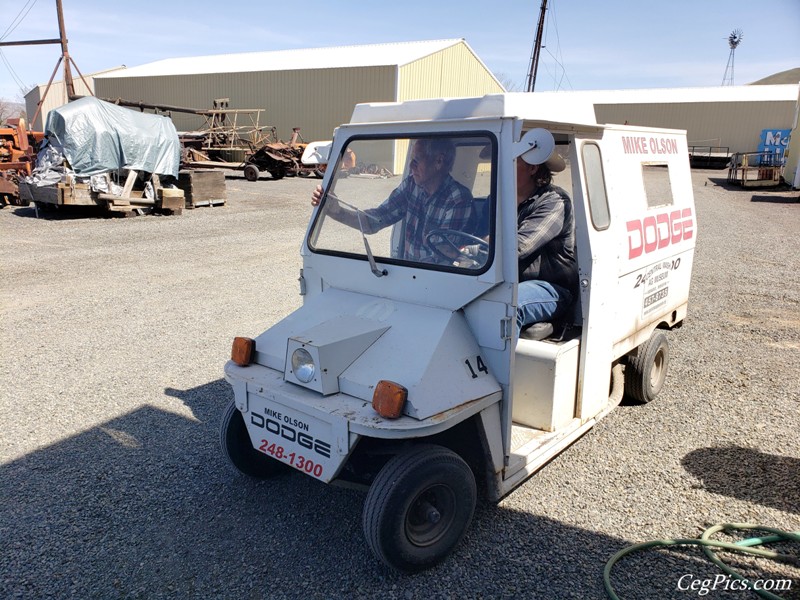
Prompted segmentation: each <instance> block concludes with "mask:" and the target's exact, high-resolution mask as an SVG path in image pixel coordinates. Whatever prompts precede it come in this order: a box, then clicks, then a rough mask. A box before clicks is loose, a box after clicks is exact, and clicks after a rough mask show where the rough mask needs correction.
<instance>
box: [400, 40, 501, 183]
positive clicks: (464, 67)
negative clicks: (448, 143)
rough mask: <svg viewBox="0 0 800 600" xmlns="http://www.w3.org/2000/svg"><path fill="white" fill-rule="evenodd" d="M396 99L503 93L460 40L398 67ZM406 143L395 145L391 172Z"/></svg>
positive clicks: (402, 161)
mask: <svg viewBox="0 0 800 600" xmlns="http://www.w3.org/2000/svg"><path fill="white" fill-rule="evenodd" d="M399 79H400V81H399V86H398V87H399V93H398V98H397V99H398V100H399V101H404V100H420V99H423V98H460V97H473V96H483V95H484V94H497V93H501V92H503V91H504V90H503V86H501V85H500V83H498V81H497V80H496V79H495V78H494V76H493V75H492V74H491V72H490V71H489V70H488V69H487V68H486V67H485V66H484V65H483V63H482V62H481V61H480V60H479V59H478V57H477V56H475V55H474V54H473V53H472V52H471V51H470V49H469V47H468V46H467V45H466V44H464V43H463V42H462V43H459V44H456V45H454V46H450V47H449V48H445V49H444V50H442V51H440V52H436V53H435V54H431V55H430V56H426V57H424V58H421V59H419V60H416V61H414V62H412V63H409V64H407V65H403V66H402V67H400V74H399ZM407 155H408V145H405V146H403V145H398V148H397V155H396V156H395V161H394V168H393V169H392V170H393V171H394V172H395V173H400V172H402V170H403V167H404V166H405V163H406V159H407Z"/></svg>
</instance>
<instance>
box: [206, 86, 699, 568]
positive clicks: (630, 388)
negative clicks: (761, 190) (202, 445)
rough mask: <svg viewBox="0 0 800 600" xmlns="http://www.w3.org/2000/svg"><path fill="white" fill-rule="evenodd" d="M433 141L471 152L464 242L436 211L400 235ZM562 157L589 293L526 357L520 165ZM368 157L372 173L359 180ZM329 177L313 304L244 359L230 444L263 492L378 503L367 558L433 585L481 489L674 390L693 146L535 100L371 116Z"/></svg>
mask: <svg viewBox="0 0 800 600" xmlns="http://www.w3.org/2000/svg"><path fill="white" fill-rule="evenodd" d="M420 140H447V143H449V144H451V145H452V147H453V149H454V157H453V161H452V165H451V166H450V168H449V176H450V177H451V178H452V180H454V182H455V183H451V185H453V186H456V187H458V189H459V190H461V191H460V193H461V194H462V201H461V202H460V204H459V205H458V206H459V208H458V210H462V211H463V209H464V202H465V201H463V197H466V198H468V200H466V205H467V209H466V211H465V212H464V214H459V215H458V216H459V217H460V220H459V221H458V222H459V223H460V225H459V228H458V229H450V228H446V227H440V226H437V225H436V224H437V223H441V222H442V221H441V220H440V221H437V219H441V218H445V217H447V218H449V217H453V215H451V214H447V215H445V217H443V216H442V215H441V214H440V215H436V214H435V213H434V212H433V211H432V210H431V209H430V206H429V204H425V203H424V202H422V203H420V204H419V205H418V206H415V211H416V212H414V211H411V213H408V212H407V213H403V214H402V215H401V216H400V217H399V218H398V217H397V215H398V214H400V213H401V212H402V211H394V212H392V211H390V210H388V209H386V207H385V205H384V201H385V200H387V198H391V197H392V194H393V193H394V191H395V190H396V189H398V188H401V187H402V186H403V185H406V183H405V182H406V180H407V179H408V177H409V176H410V175H409V172H410V166H409V163H410V162H411V157H412V154H413V152H412V149H413V148H414V145H415V144H416V143H417V142H418V141H420ZM315 149H316V151H317V152H318V153H319V146H318V145H317V146H315ZM551 152H558V153H559V154H560V155H561V156H562V157H563V158H564V159H565V161H566V164H567V168H566V169H565V170H564V171H563V172H561V173H558V174H557V175H556V177H555V179H554V183H555V184H556V185H558V186H560V187H562V188H563V189H564V190H566V191H567V192H568V194H569V196H570V197H571V199H572V202H573V206H574V213H575V229H576V232H575V234H576V235H575V240H576V255H577V260H578V268H579V290H580V293H579V297H578V298H577V300H576V301H575V303H574V306H573V309H572V310H571V311H570V313H569V315H568V316H567V317H565V318H563V319H561V321H560V322H558V323H554V324H553V325H554V327H553V333H552V334H551V335H550V336H549V337H546V338H545V339H525V337H526V335H525V333H523V334H522V336H520V334H519V332H518V331H517V327H516V306H517V285H518V267H517V235H516V233H517V198H516V189H517V186H516V170H515V161H516V160H517V159H518V158H519V157H523V158H524V156H525V155H527V156H528V157H530V153H540V154H543V155H544V154H547V155H549V153H551ZM353 154H354V155H355V156H356V157H357V160H358V163H359V167H358V168H354V169H343V168H340V167H339V165H338V163H340V162H341V161H342V160H343V157H345V156H347V157H350V156H352V155H353ZM545 158H546V156H545ZM519 159H520V160H521V159H522V158H519ZM542 160H544V159H542ZM327 162H328V163H329V168H328V169H327V170H326V175H325V179H324V182H323V195H322V198H321V201H320V203H319V206H318V207H317V208H316V209H315V211H314V213H313V215H312V218H311V221H310V223H309V228H308V232H307V235H306V237H305V239H304V240H303V244H302V249H301V254H302V257H303V268H302V271H301V276H300V293H301V294H302V295H303V305H302V306H301V307H300V308H299V309H298V310H296V311H295V312H293V313H292V314H290V315H288V316H287V317H285V318H284V319H283V320H281V321H279V322H278V323H276V324H274V325H273V326H272V327H270V328H269V329H268V330H267V331H265V332H263V333H262V334H261V335H259V336H258V337H256V338H254V339H248V338H237V339H236V340H235V342H234V347H233V351H232V360H231V361H229V362H228V363H227V364H226V365H225V378H226V380H227V381H228V382H229V383H230V384H231V385H232V387H233V391H234V396H235V400H234V402H233V403H232V404H231V405H230V406H229V407H228V408H227V410H226V411H225V413H224V416H223V420H222V426H221V431H220V434H221V445H222V448H223V451H224V452H225V454H226V456H227V457H228V458H229V459H230V461H231V462H232V463H233V465H234V466H235V467H237V468H238V469H239V470H240V471H242V472H244V473H246V474H248V475H252V476H256V477H267V476H271V475H273V474H275V473H277V472H279V471H280V470H282V469H285V468H287V467H293V468H294V469H297V470H299V471H302V472H304V473H306V474H307V475H309V476H312V477H315V478H316V479H319V480H321V481H323V482H325V483H339V484H344V485H355V486H359V487H361V488H364V489H367V490H368V491H367V496H366V500H365V505H364V512H363V525H364V534H365V537H366V539H367V542H368V545H369V547H370V549H371V550H372V551H373V553H374V554H375V556H376V557H377V558H378V559H380V560H381V561H382V562H384V563H385V564H387V565H389V566H390V567H392V568H395V569H397V570H400V571H405V572H412V571H417V570H420V569H424V568H428V567H430V566H432V565H434V564H436V563H437V562H439V561H441V560H443V559H444V558H445V557H446V556H447V555H448V554H449V553H450V551H451V550H452V549H453V548H454V547H455V546H456V545H457V544H458V542H459V541H460V540H461V538H462V536H463V534H464V533H465V531H466V529H467V528H468V526H469V523H470V521H471V518H472V514H473V511H474V507H475V502H476V490H477V487H478V486H483V487H485V489H486V493H487V495H488V497H489V498H490V499H491V500H494V501H496V500H499V499H500V498H502V497H503V496H504V495H506V494H508V493H509V492H510V491H512V490H513V489H514V488H515V487H516V486H518V485H519V484H520V483H522V482H523V481H524V480H525V479H526V478H527V477H528V476H530V475H531V474H533V473H534V472H535V471H536V470H537V469H539V468H541V467H542V466H544V465H545V464H546V463H547V462H548V461H549V460H550V459H552V458H553V457H554V456H556V455H557V454H558V453H559V452H561V451H562V450H564V449H565V448H567V447H568V446H569V445H570V444H572V443H573V442H574V441H575V440H577V439H578V438H579V437H580V436H581V435H583V434H584V433H585V432H586V431H588V430H589V429H590V428H591V427H592V426H593V425H594V424H595V423H596V422H597V421H598V420H599V419H600V418H602V417H603V416H604V415H605V414H607V412H608V411H610V410H611V409H613V408H614V407H615V406H616V404H617V403H618V402H619V400H620V399H621V397H622V393H623V388H624V391H625V393H627V394H628V395H629V396H631V397H632V398H633V399H635V400H637V401H640V402H649V401H650V400H651V399H653V398H654V397H655V396H656V395H657V394H658V392H659V391H660V389H661V387H662V386H663V384H664V380H665V377H666V372H667V365H668V359H669V348H668V344H667V339H666V335H665V332H666V331H669V330H670V329H673V328H675V327H677V326H679V325H681V324H682V322H683V320H684V318H685V317H686V312H687V302H688V293H689V284H690V279H691V270H692V259H693V253H694V245H695V239H696V229H697V228H696V221H695V214H694V201H693V196H692V189H691V179H690V172H689V161H688V152H687V146H686V137H685V132H683V131H675V130H656V129H651V128H638V127H629V126H622V125H600V124H597V123H596V122H595V119H594V111H593V107H592V105H591V104H580V105H564V104H551V103H547V102H545V101H543V100H541V99H540V98H539V97H538V96H537V95H535V94H500V95H489V96H484V97H481V98H459V99H435V100H418V101H409V102H401V103H381V104H362V105H358V106H356V108H355V110H354V112H353V116H352V119H351V122H350V123H348V124H345V125H342V126H341V127H339V128H338V129H337V130H336V132H335V135H334V139H333V142H332V143H331V145H330V152H329V155H328V161H327ZM331 165H336V168H330V166H331ZM464 190H466V192H464ZM447 210H451V212H453V213H454V212H455V210H456V209H453V208H452V207H450V208H449V209H448V208H447V207H446V208H445V212H446V211H447ZM412 213H413V214H412ZM387 215H389V216H387ZM409 215H410V216H409ZM420 215H421V216H420ZM453 218H455V217H453ZM451 222H455V221H451ZM412 236H417V238H416V239H420V238H421V239H424V244H423V245H422V246H419V245H417V246H415V247H412V246H411V245H410V243H409V240H410V239H412Z"/></svg>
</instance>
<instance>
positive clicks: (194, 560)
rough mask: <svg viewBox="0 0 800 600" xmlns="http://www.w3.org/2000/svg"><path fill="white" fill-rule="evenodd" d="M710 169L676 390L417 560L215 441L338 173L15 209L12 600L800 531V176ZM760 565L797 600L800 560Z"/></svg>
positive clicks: (575, 560) (383, 593) (294, 588)
mask: <svg viewBox="0 0 800 600" xmlns="http://www.w3.org/2000/svg"><path fill="white" fill-rule="evenodd" d="M693 178H694V186H695V196H696V202H697V216H698V221H699V236H698V247H697V253H696V261H695V271H694V282H693V289H692V297H691V303H690V309H689V318H688V319H687V322H686V326H685V327H683V328H682V329H680V330H677V331H675V332H673V333H671V334H670V343H671V350H672V364H671V369H670V376H669V378H668V380H667V387H666V389H665V390H664V391H663V392H662V394H661V396H660V397H659V399H658V401H657V402H654V403H651V404H650V405H647V406H632V405H631V406H628V405H623V406H621V407H619V408H618V409H617V410H616V411H614V412H613V413H612V414H611V415H610V416H609V417H607V418H606V419H605V420H604V421H602V422H601V423H600V424H599V425H598V426H597V427H595V428H594V429H593V430H592V431H590V432H589V433H588V434H587V435H586V436H585V437H583V438H582V439H581V440H579V441H578V442H577V443H576V444H575V445H574V446H572V447H571V448H570V449H569V450H567V451H566V452H565V453H563V454H562V455H560V456H559V457H558V458H557V459H556V460H554V461H553V462H552V463H551V464H550V465H549V466H547V467H546V468H545V469H544V470H542V471H541V472H540V473H539V474H537V475H535V476H534V477H533V478H531V479H530V480H528V481H527V482H526V483H525V484H524V485H523V486H521V487H520V488H519V489H518V490H517V491H515V492H514V493H513V494H511V495H510V496H508V497H507V498H505V499H504V500H503V501H502V502H501V503H500V504H499V505H487V504H484V505H481V506H480V507H479V510H478V512H477V514H476V518H475V521H474V523H473V527H472V529H471V530H470V532H469V533H468V535H467V537H466V538H465V541H464V543H463V544H462V545H461V546H460V547H459V548H458V549H457V551H456V552H455V554H454V555H453V557H452V558H451V559H449V560H448V561H446V562H445V563H444V564H442V565H440V566H439V567H437V568H435V569H433V570H431V571H429V572H426V573H422V574H419V575H415V576H399V575H395V574H393V573H390V572H389V571H387V570H385V569H384V568H382V567H380V566H379V565H378V564H377V562H376V561H375V560H373V558H372V556H371V555H370V553H369V550H368V549H367V547H366V545H365V543H364V542H363V539H362V533H361V504H362V500H363V495H362V494H361V493H359V492H355V491H349V490H342V489H338V488H333V487H328V486H325V485H322V484H320V483H318V482H316V481H314V480H312V479H310V478H308V477H304V476H302V475H300V474H288V475H284V476H281V477H279V478H277V479H274V480H272V481H269V482H254V481H251V480H249V479H247V478H246V477H244V476H240V475H238V474H237V473H236V472H235V471H234V470H233V469H232V468H231V467H229V466H228V465H227V464H226V462H224V459H223V457H222V455H221V453H220V451H219V449H218V447H217V424H218V419H219V415H220V413H221V411H222V408H223V407H224V406H225V404H226V403H227V402H229V400H230V399H231V398H232V393H231V391H230V389H229V387H228V385H227V384H226V383H225V382H224V381H223V380H222V366H223V364H224V362H225V361H226V360H227V357H228V355H229V351H230V341H231V338H232V337H233V336H234V335H252V336H254V335H256V334H258V333H260V332H261V331H262V330H264V329H265V328H267V327H268V326H269V325H270V324H272V323H274V322H275V321H276V320H278V319H279V318H280V317H282V316H284V315H285V314H288V313H289V312H291V311H292V310H293V309H294V308H295V307H297V306H298V305H299V303H300V297H299V295H298V283H297V276H298V270H299V268H300V257H299V252H298V250H299V246H300V242H301V238H302V236H303V233H304V231H305V227H306V224H307V220H308V216H309V214H310V209H311V207H310V204H309V201H308V198H309V195H310V192H311V188H312V187H313V186H314V185H315V183H316V181H314V180H302V179H284V180H280V181H272V180H270V179H267V178H264V179H262V180H260V181H258V182H255V183H249V182H247V181H245V180H244V179H242V178H240V177H237V176H232V177H229V178H228V180H227V187H228V204H227V206H224V207H215V208H201V209H197V210H193V211H185V212H184V214H183V215H181V216H169V217H165V216H145V217H138V218H133V219H104V218H96V217H86V216H81V217H79V218H75V217H69V216H63V215H55V216H48V217H47V218H40V219H36V218H34V211H33V209H32V208H20V207H7V208H5V209H3V210H2V211H0V248H2V253H3V263H2V287H0V294H1V295H0V298H1V299H2V303H0V311H2V319H1V320H0V335H1V336H2V337H1V339H2V351H3V357H2V360H3V376H2V378H0V402H2V405H1V406H0V425H1V427H2V437H1V438H0V459H2V462H1V463H0V465H1V466H0V499H1V503H0V597H1V598H50V597H55V598H65V597H74V598H117V597H124V598H186V597H201V598H233V599H241V598H301V597H302V598H320V599H323V598H340V597H343V598H373V597H381V598H385V599H391V598H401V599H405V598H420V599H427V598H453V599H462V598H603V597H605V594H604V592H603V584H602V571H603V567H604V565H605V562H606V561H607V559H608V558H609V557H610V556H611V555H612V554H614V553H615V552H616V551H618V550H619V549H621V548H623V547H624V546H626V545H628V544H630V543H633V542H641V541H645V540H649V539H654V538H662V537H676V538H678V537H696V536H698V535H699V533H700V530H701V529H702V528H704V526H706V525H709V524H712V523H721V522H751V523H758V524H761V525H765V526H771V527H778V528H781V529H786V530H800V443H798V430H799V428H800V416H798V412H799V411H800V406H798V404H799V403H798V400H800V384H798V379H800V310H799V309H800V278H798V270H800V251H798V244H797V235H798V234H800V202H798V197H797V192H794V193H789V192H785V191H784V192H779V191H759V190H741V189H738V188H728V187H726V186H725V184H724V172H722V171H695V172H694V173H693ZM792 550H793V552H794V553H795V554H796V555H797V554H798V553H800V545H794V548H793V549H792ZM729 562H732V563H733V562H735V561H733V560H730V561H729ZM739 562H740V563H743V562H747V564H746V565H745V566H746V567H748V568H749V567H750V566H752V561H749V562H748V561H739ZM756 566H757V568H758V569H759V570H758V571H757V573H760V577H766V578H773V579H775V578H790V579H791V580H792V581H793V586H792V590H791V591H790V592H784V593H782V595H783V596H785V597H787V598H800V569H798V568H796V567H791V566H787V565H781V564H779V563H759V564H758V565H756ZM614 573H615V577H614V581H615V584H616V585H617V588H618V590H619V592H620V594H621V595H622V596H623V597H625V598H687V597H689V598H691V597H695V596H697V595H698V592H697V591H694V592H692V591H680V590H677V589H676V587H677V584H678V581H679V578H680V577H681V576H682V575H686V574H690V575H691V576H692V578H697V579H705V578H710V577H714V576H715V575H716V574H717V573H718V571H717V570H716V568H715V567H714V566H713V565H712V564H711V563H709V562H707V560H706V559H705V558H704V557H703V556H702V554H701V553H700V552H699V551H697V550H695V549H688V550H679V551H672V552H650V553H648V554H647V555H643V556H639V557H632V558H631V559H629V560H628V559H626V560H624V561H623V562H621V563H620V564H619V565H618V566H617V567H616V568H615V571H614ZM751 597H754V596H753V595H752V594H750V593H747V592H732V591H727V592H726V591H723V590H719V589H718V590H716V591H713V592H711V593H709V595H708V596H706V598H714V599H717V598H751Z"/></svg>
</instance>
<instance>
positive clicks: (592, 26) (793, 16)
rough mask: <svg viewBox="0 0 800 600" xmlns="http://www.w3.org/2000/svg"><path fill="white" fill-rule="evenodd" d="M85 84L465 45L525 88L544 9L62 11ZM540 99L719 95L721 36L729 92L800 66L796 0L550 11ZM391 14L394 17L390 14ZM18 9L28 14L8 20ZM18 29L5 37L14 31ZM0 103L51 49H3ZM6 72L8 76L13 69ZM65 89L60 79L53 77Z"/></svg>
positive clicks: (44, 22)
mask: <svg viewBox="0 0 800 600" xmlns="http://www.w3.org/2000/svg"><path fill="white" fill-rule="evenodd" d="M63 4H64V15H65V23H66V30H67V36H68V38H69V51H70V54H71V55H72V57H73V58H74V60H75V62H76V63H77V65H78V67H79V69H80V70H81V72H83V73H91V72H94V71H100V70H103V69H107V68H111V67H115V66H118V65H123V64H124V65H127V66H136V65H140V64H144V63H147V62H152V61H154V60H159V59H162V58H169V57H175V56H201V55H207V54H224V53H235V52H252V51H263V50H284V49H291V48H313V47H323V46H340V45H351V44H371V43H381V42H397V41H412V40H430V39H445V38H464V39H466V41H467V43H469V45H470V46H471V47H472V48H473V49H474V50H475V52H476V53H477V54H478V56H479V57H480V58H481V59H482V60H483V61H484V62H485V63H486V65H487V66H488V67H489V68H490V69H491V70H492V71H493V72H494V73H495V74H496V75H498V76H500V78H501V79H502V80H503V81H504V82H509V83H512V84H514V85H516V86H517V87H518V88H520V89H521V88H523V87H524V84H525V77H526V75H527V71H528V64H529V60H530V53H531V46H532V43H533V39H534V35H535V29H536V21H537V19H538V14H539V6H540V4H541V0H528V1H523V0H494V1H493V2H486V1H485V0H482V1H480V2H477V1H473V0H460V1H449V0H445V1H439V2H433V1H431V0H427V1H419V0H404V1H401V2H398V3H391V4H390V5H389V4H387V5H386V6H383V5H381V4H378V3H369V2H361V3H356V2H342V1H337V0H327V1H318V0H304V1H303V2H296V3H294V2H286V1H285V0H281V1H275V0H235V1H229V2H228V3H225V2H221V1H220V0H213V1H212V0H193V1H192V2H178V1H175V0H161V1H160V2H156V1H154V0H138V1H137V2H121V1H119V0H63ZM549 5H550V10H549V11H548V20H547V27H546V40H545V48H544V50H543V51H542V58H541V61H540V67H539V75H538V78H537V86H536V89H537V90H541V91H549V90H555V89H564V90H591V89H624V88H658V87H697V86H717V85H720V84H721V82H722V79H723V75H724V72H725V67H726V64H727V61H728V54H729V48H728V45H727V41H726V39H727V36H728V34H730V32H731V31H733V30H734V29H736V28H740V29H742V30H743V31H744V39H743V41H742V44H741V45H740V46H739V48H738V49H737V51H736V59H735V83H736V84H744V83H749V82H751V81H755V80H757V79H760V78H762V77H765V76H767V75H771V74H773V73H775V72H778V71H782V70H786V69H790V68H794V67H800V35H798V31H800V1H798V0H771V1H770V2H768V3H762V4H760V5H759V3H757V2H753V1H752V0H693V1H688V0H674V1H671V2H668V1H660V2H653V1H648V0H602V1H600V0H550V2H549ZM390 6H391V8H390ZM0 8H2V13H3V14H4V19H3V21H2V24H0V39H2V40H3V41H14V40H28V39H42V38H52V37H57V35H58V27H57V20H56V10H55V0H13V1H12V0H0ZM20 11H22V12H23V14H24V13H25V11H28V12H27V15H26V16H25V17H24V18H23V19H22V20H21V21H18V20H14V19H15V17H16V16H17V13H19V12H20ZM12 27H14V28H13V30H11V31H9V29H11V28H12ZM0 51H2V56H0V98H4V99H6V100H12V101H13V100H16V99H17V98H19V97H20V96H21V94H20V87H24V88H26V90H27V88H29V87H30V86H31V85H33V84H37V83H46V82H47V80H48V79H49V78H50V75H51V73H52V71H53V68H54V67H55V64H56V61H57V60H58V56H59V48H58V46H55V45H51V46H26V47H14V46H12V47H2V48H0ZM9 65H10V68H11V70H9ZM58 78H60V75H59V76H58Z"/></svg>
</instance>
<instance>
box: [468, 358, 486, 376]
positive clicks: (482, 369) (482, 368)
mask: <svg viewBox="0 0 800 600" xmlns="http://www.w3.org/2000/svg"><path fill="white" fill-rule="evenodd" d="M464 364H465V365H467V369H469V374H470V376H471V377H472V378H473V379H477V378H478V377H480V376H481V375H488V374H489V369H487V368H486V364H485V363H484V362H483V359H482V358H481V357H480V355H478V356H471V357H469V358H467V359H464Z"/></svg>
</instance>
